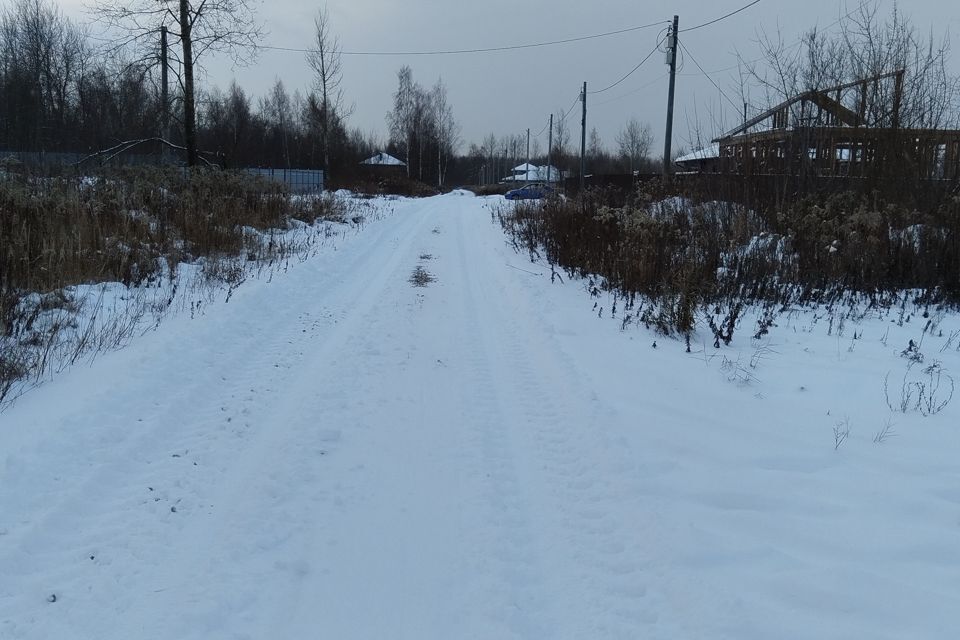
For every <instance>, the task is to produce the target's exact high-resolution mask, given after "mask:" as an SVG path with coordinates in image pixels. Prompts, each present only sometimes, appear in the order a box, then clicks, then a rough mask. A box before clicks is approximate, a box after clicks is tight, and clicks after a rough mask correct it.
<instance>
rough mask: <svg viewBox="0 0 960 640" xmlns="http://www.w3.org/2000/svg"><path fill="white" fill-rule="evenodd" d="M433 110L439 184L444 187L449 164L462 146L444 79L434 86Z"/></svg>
mask: <svg viewBox="0 0 960 640" xmlns="http://www.w3.org/2000/svg"><path fill="white" fill-rule="evenodd" d="M432 102H433V108H434V111H435V114H434V120H435V122H436V133H437V184H438V185H439V186H441V187H442V186H443V180H444V177H445V176H446V168H447V162H448V161H449V159H450V156H451V155H453V154H454V153H455V152H456V150H457V147H458V146H459V144H460V126H459V125H458V124H457V121H456V120H455V119H454V117H453V106H452V105H451V104H450V101H449V99H448V98H447V87H446V85H445V84H443V79H439V80H437V84H435V85H434V86H433V100H432Z"/></svg>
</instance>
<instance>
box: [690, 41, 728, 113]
mask: <svg viewBox="0 0 960 640" xmlns="http://www.w3.org/2000/svg"><path fill="white" fill-rule="evenodd" d="M678 42H679V43H680V48H681V49H683V50H684V52H686V54H687V55H688V56H690V59H691V60H693V64H695V65H697V69H700V73H702V74H703V77H705V78H706V79H707V80H709V81H710V84H712V85H713V86H715V87H716V88H717V91H719V92H720V95H722V96H723V97H724V98H726V99H727V102H729V103H730V104H732V105H733V108H734V109H736V110H738V111H739V109H740V107H739V106H737V103H736V102H734V101H733V100H731V99H730V96H728V95H727V94H726V93H724V91H723V89H721V88H720V85H718V84H717V83H716V82H714V80H713V78H711V77H710V76H709V74H707V72H706V71H704V70H703V67H701V66H700V63H699V62H697V59H696V58H694V57H693V54H692V53H690V50H689V49H687V46H686V45H685V44H683V42H681V41H679V40H678Z"/></svg>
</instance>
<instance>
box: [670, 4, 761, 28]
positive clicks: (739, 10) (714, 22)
mask: <svg viewBox="0 0 960 640" xmlns="http://www.w3.org/2000/svg"><path fill="white" fill-rule="evenodd" d="M759 3H760V0H753V2H751V3H750V4H746V5H744V6H742V7H740V8H739V9H737V10H736V11H731V12H730V13H728V14H726V15H723V16H720V17H719V18H714V19H713V20H710V21H709V22H704V23H703V24H698V25H696V26H695V27H688V28H686V29H680V33H686V32H687V31H694V30H696V29H702V28H703V27H709V26H710V25H712V24H716V23H718V22H720V21H721V20H726V19H727V18H729V17H730V16H735V15H737V14H738V13H740V12H741V11H746V10H747V9H749V8H750V7H752V6H753V5H755V4H759Z"/></svg>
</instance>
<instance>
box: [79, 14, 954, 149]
mask: <svg viewBox="0 0 960 640" xmlns="http://www.w3.org/2000/svg"><path fill="white" fill-rule="evenodd" d="M748 1H749V0H715V1H714V0H710V1H708V0H673V1H671V2H667V1H666V0H606V1H602V2H570V1H566V2H563V1H560V2H558V1H557V0H524V1H519V0H486V1H484V2H468V3H461V2H456V1H452V2H451V0H403V1H402V2H398V1H396V0H328V2H327V6H328V7H329V11H330V18H331V24H332V29H333V30H334V32H335V33H337V34H338V35H339V36H340V39H341V44H342V47H343V49H344V50H345V51H398V50H399V51H411V50H418V51H422V50H438V49H442V50H447V49H463V48H486V47H497V46H505V45H516V44H524V43H531V42H542V41H548V40H558V39H565V38H574V37H578V36H584V35H591V34H596V33H603V32H609V31H614V30H618V29H624V28H627V27H633V26H638V25H643V24H647V23H652V22H656V21H660V20H662V21H664V22H666V21H668V20H670V19H671V18H672V16H673V15H674V14H677V15H679V16H680V28H681V31H682V30H683V29H684V27H690V26H694V25H697V24H700V23H702V22H706V21H708V20H710V19H712V18H716V17H719V16H722V15H724V14H726V13H728V12H730V11H733V10H735V9H737V8H739V7H741V6H743V5H746V4H747V3H748ZM83 2H84V0H60V4H61V6H62V7H63V9H64V11H65V13H67V14H68V15H70V16H71V17H76V18H80V19H89V15H86V14H84V10H83ZM319 6H320V3H316V2H303V1H302V0H272V1H266V2H263V3H262V4H261V5H260V9H259V16H260V18H261V20H262V21H263V23H264V24H265V27H266V29H267V31H268V32H269V33H268V35H267V36H266V38H265V39H264V44H269V45H275V46H284V47H294V48H299V47H308V46H310V42H311V38H312V36H313V15H314V14H315V12H316V10H317V8H318V7H319ZM855 6H856V4H855V2H853V1H852V0H851V1H850V2H847V3H842V2H839V1H838V0H799V1H798V0H761V1H760V2H759V3H758V4H757V5H755V6H753V7H751V8H749V9H747V10H745V11H743V12H741V13H738V14H737V15H735V16H732V17H730V18H728V19H726V20H723V21H722V22H719V23H717V24H715V25H712V26H709V27H705V28H702V29H698V30H695V31H692V32H690V33H687V34H683V33H681V39H682V40H683V42H684V44H685V46H686V47H687V49H688V50H689V52H690V54H692V56H693V57H694V58H695V59H696V60H697V61H698V62H699V63H700V65H702V66H703V68H704V69H705V70H706V71H708V72H711V75H712V77H713V78H714V80H715V81H716V82H717V83H718V84H719V85H720V86H721V87H722V88H723V89H724V90H725V91H726V92H727V94H728V95H729V96H730V98H732V99H733V101H737V100H738V97H737V93H736V92H734V91H733V90H732V88H733V78H734V74H735V71H730V70H724V71H718V70H723V69H727V68H729V67H731V66H732V65H736V62H737V58H736V51H737V50H739V51H740V52H741V53H743V55H744V56H745V57H748V58H751V57H755V56H756V55H757V54H758V52H759V48H758V46H757V44H756V40H757V33H758V31H759V30H766V31H767V32H769V33H775V32H776V31H777V30H778V29H779V30H780V31H781V32H782V33H783V35H784V39H785V40H787V41H788V42H790V41H793V40H795V39H796V38H797V37H798V36H800V35H801V34H802V33H803V32H804V31H806V30H808V29H809V28H811V27H813V26H815V25H819V26H821V27H826V26H828V25H831V24H832V23H834V22H835V21H836V20H837V18H838V17H839V16H840V15H842V14H843V13H846V12H847V11H850V10H851V9H852V8H854V7H855ZM845 7H846V8H845ZM892 7H893V0H882V6H881V12H882V13H883V14H887V13H889V11H890V9H891V8H892ZM900 9H901V10H902V11H903V12H904V13H906V14H907V15H909V16H910V18H911V20H912V21H913V23H914V25H915V26H916V27H917V28H918V29H919V30H920V31H922V32H926V31H927V30H930V29H932V30H933V31H934V33H936V34H938V35H942V34H944V33H945V32H946V31H947V30H949V31H950V33H951V34H952V35H955V34H956V33H957V32H958V30H960V9H957V4H956V0H910V1H909V2H900ZM833 30H834V31H836V27H833ZM660 34H661V28H660V27H654V28H650V29H645V30H640V31H634V32H630V33H624V34H620V35H615V36H610V37H606V38H600V39H594V40H587V41H582V42H575V43H569V44H561V45H556V46H550V47H542V48H536V49H526V50H514V51H504V52H494V53H479V54H464V55H450V56H345V58H344V65H343V70H344V83H343V86H344V89H345V92H346V96H347V102H348V103H350V104H353V106H354V110H353V114H352V116H351V117H350V120H349V125H350V126H351V127H353V126H356V127H360V128H361V129H363V130H365V131H371V130H373V131H377V132H379V133H380V134H381V136H385V132H386V125H385V122H384V116H385V114H386V112H387V110H388V109H389V108H390V104H391V95H392V93H393V91H394V90H395V88H396V73H397V70H398V69H399V68H400V67H401V65H404V64H408V65H410V67H411V68H412V69H413V74H414V78H415V79H416V80H417V81H418V82H420V83H421V84H423V85H425V86H430V85H432V84H433V83H434V82H436V80H437V78H439V77H442V78H443V80H444V82H445V83H446V85H447V87H448V91H449V96H450V100H451V102H452V104H453V107H454V110H455V115H456V117H457V120H458V121H459V123H460V124H461V126H462V129H463V138H464V140H465V143H466V144H469V142H479V141H480V139H481V138H482V137H483V136H484V135H486V134H488V133H491V132H492V133H496V134H497V135H502V134H505V133H523V132H525V130H526V128H527V127H530V128H531V130H532V131H531V134H532V135H535V134H537V133H538V132H539V131H540V130H541V129H542V128H543V126H544V125H545V124H546V121H547V118H548V116H549V114H550V112H551V111H553V112H556V111H559V110H563V111H566V110H567V109H568V108H569V107H570V106H571V104H572V103H573V102H574V100H575V99H576V96H577V94H578V92H579V89H580V85H581V83H582V82H583V81H586V82H587V85H588V86H587V88H588V91H592V90H597V89H602V88H604V87H606V86H608V85H610V84H611V83H613V82H615V81H616V80H617V79H619V78H620V77H622V76H623V75H624V74H626V73H627V72H628V71H630V69H632V68H633V67H634V66H635V65H636V64H637V63H638V62H640V60H641V59H643V58H644V57H645V56H646V55H647V54H648V53H649V52H650V51H651V50H652V48H653V47H654V45H655V44H656V42H657V38H658V35H660ZM958 60H960V52H955V53H954V54H953V57H952V60H951V69H952V70H953V72H954V73H960V63H958ZM206 67H207V70H208V75H207V77H206V78H205V81H206V83H208V84H216V85H218V86H220V87H224V88H225V87H226V86H227V85H229V83H230V81H231V79H233V78H236V79H237V81H238V83H239V84H241V85H242V86H243V87H244V88H245V89H246V90H248V91H249V92H251V93H253V94H254V95H257V96H259V95H262V94H263V93H265V92H266V90H267V89H268V88H269V87H270V86H271V85H272V84H273V82H274V81H275V80H276V79H277V78H280V79H282V80H283V82H284V84H285V85H286V86H287V88H288V89H289V90H290V91H291V92H292V91H293V90H294V89H298V88H299V89H301V90H305V89H307V88H308V87H309V85H310V82H311V76H310V71H309V69H308V67H307V65H306V63H305V61H304V58H303V55H302V54H298V53H292V52H283V51H269V50H265V51H262V52H261V53H260V55H259V59H258V61H257V63H256V64H254V65H253V66H250V67H247V68H240V69H234V68H232V67H231V65H230V63H229V62H228V61H226V60H222V59H212V60H207V61H206ZM666 72H667V66H666V65H665V63H664V56H663V54H661V53H657V54H654V55H653V56H652V57H651V58H650V59H649V60H648V61H647V62H646V63H645V64H644V65H643V66H641V67H640V68H639V69H638V70H637V71H636V72H635V73H634V74H633V75H631V76H630V77H629V78H628V79H627V80H625V81H624V82H623V83H622V84H620V85H619V86H617V87H615V88H613V89H610V90H609V91H606V92H605V93H602V94H600V95H591V96H589V98H588V102H587V111H588V115H587V119H588V123H587V127H588V130H589V128H591V127H593V126H596V127H597V129H598V131H599V132H600V135H601V137H602V138H603V141H604V143H605V144H606V145H607V146H608V147H612V146H613V143H614V138H615V136H616V133H617V131H618V130H619V129H620V127H622V125H623V123H624V122H626V121H627V120H628V119H629V118H630V117H637V118H639V119H640V120H641V121H645V122H649V123H650V124H651V125H652V126H653V128H654V131H655V132H656V134H657V137H658V140H660V141H659V142H658V143H657V144H658V145H662V144H663V143H662V136H663V127H664V120H665V116H666V95H667V77H666ZM714 72H715V73H714ZM757 99H758V101H760V97H759V96H757ZM676 104H677V113H676V122H675V142H674V145H675V147H676V146H678V145H679V146H684V147H689V146H690V144H689V143H690V129H691V126H690V125H691V124H692V123H693V122H694V121H697V120H699V121H700V122H701V124H702V125H703V129H704V131H703V133H704V135H705V136H709V135H710V134H713V133H716V131H714V128H715V127H714V125H713V123H712V120H714V119H716V116H717V114H719V115H721V116H722V117H723V118H725V124H730V123H731V122H734V121H735V120H737V118H738V117H739V116H738V115H735V114H734V109H733V107H732V106H731V104H730V103H729V102H728V101H727V100H725V99H723V98H722V97H721V96H720V94H719V92H718V91H717V89H716V88H715V87H714V86H713V85H712V84H711V83H710V82H709V81H708V80H707V79H706V78H704V76H703V75H702V74H701V73H700V71H699V70H698V69H697V67H696V65H695V64H694V63H693V61H692V60H690V59H687V60H685V61H684V64H683V69H682V70H681V72H680V75H679V76H678V79H677V98H676ZM569 123H570V125H572V126H571V129H572V130H574V131H576V132H577V135H579V133H578V132H579V115H577V117H574V114H571V117H570V120H569ZM540 139H541V144H542V147H543V148H545V147H546V132H544V133H543V134H542V135H541V136H540ZM464 148H465V146H464Z"/></svg>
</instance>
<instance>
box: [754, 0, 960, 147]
mask: <svg viewBox="0 0 960 640" xmlns="http://www.w3.org/2000/svg"><path fill="white" fill-rule="evenodd" d="M879 8H880V2H879V1H878V0H863V1H862V2H860V4H859V6H858V7H857V8H856V9H855V10H853V11H851V12H849V13H846V14H845V15H843V16H842V17H841V18H840V20H839V25H840V33H839V34H836V35H831V34H828V33H826V32H823V31H818V30H816V29H812V30H810V31H808V32H807V33H806V34H805V35H804V36H803V37H802V38H801V40H800V42H799V43H794V44H787V43H785V42H784V39H783V37H782V35H781V34H780V33H779V32H778V33H775V34H768V33H765V32H761V33H760V35H759V40H758V41H759V44H760V48H761V53H762V55H761V58H760V60H755V61H749V62H745V61H743V57H742V56H741V73H740V75H741V78H740V91H741V95H743V96H747V95H748V93H749V90H750V88H751V86H759V87H760V88H761V89H762V90H763V92H764V93H765V98H766V101H767V102H768V104H771V105H772V104H776V103H778V102H781V101H783V100H786V99H788V98H792V97H794V96H797V95H800V94H802V93H805V92H808V91H819V90H824V89H827V88H830V87H835V86H839V85H842V84H846V83H851V82H856V81H859V80H863V79H870V78H877V77H879V76H882V75H884V74H890V73H891V72H895V71H899V70H904V71H905V74H904V75H903V76H902V80H896V81H888V82H879V81H871V82H869V83H868V85H867V86H866V91H865V92H864V93H863V94H862V95H857V96H855V97H854V98H851V99H855V100H857V101H861V100H862V104H856V105H854V104H851V105H849V106H850V107H851V108H852V109H853V110H854V111H856V112H860V111H861V110H862V111H864V113H865V117H866V122H865V124H867V125H869V126H881V127H890V126H901V127H908V128H910V127H916V128H943V127H954V126H956V125H957V123H958V113H957V110H956V109H957V106H958V100H960V79H958V78H957V77H956V76H954V75H952V74H951V73H949V71H948V68H947V67H948V65H947V63H948V61H949V53H950V41H949V38H948V37H947V36H946V35H944V36H943V37H941V38H939V39H938V38H936V37H934V36H933V34H932V33H931V34H930V35H929V36H926V37H923V36H921V35H920V34H919V33H918V32H917V30H916V29H915V28H914V27H913V25H912V24H911V23H910V21H909V20H908V19H907V18H906V17H905V16H904V15H903V14H902V13H900V11H899V10H898V8H897V7H896V5H894V7H893V9H892V11H891V13H890V15H889V16H888V17H886V18H881V17H879ZM797 44H799V46H797ZM901 83H902V84H901ZM898 84H900V86H899V87H898V86H897V85H898ZM745 101H746V100H745ZM802 108H803V105H802V103H797V104H794V105H792V107H791V109H792V112H791V117H792V119H793V120H795V121H797V120H802V119H804V118H805V117H806V114H804V113H802V111H801V110H802Z"/></svg>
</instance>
